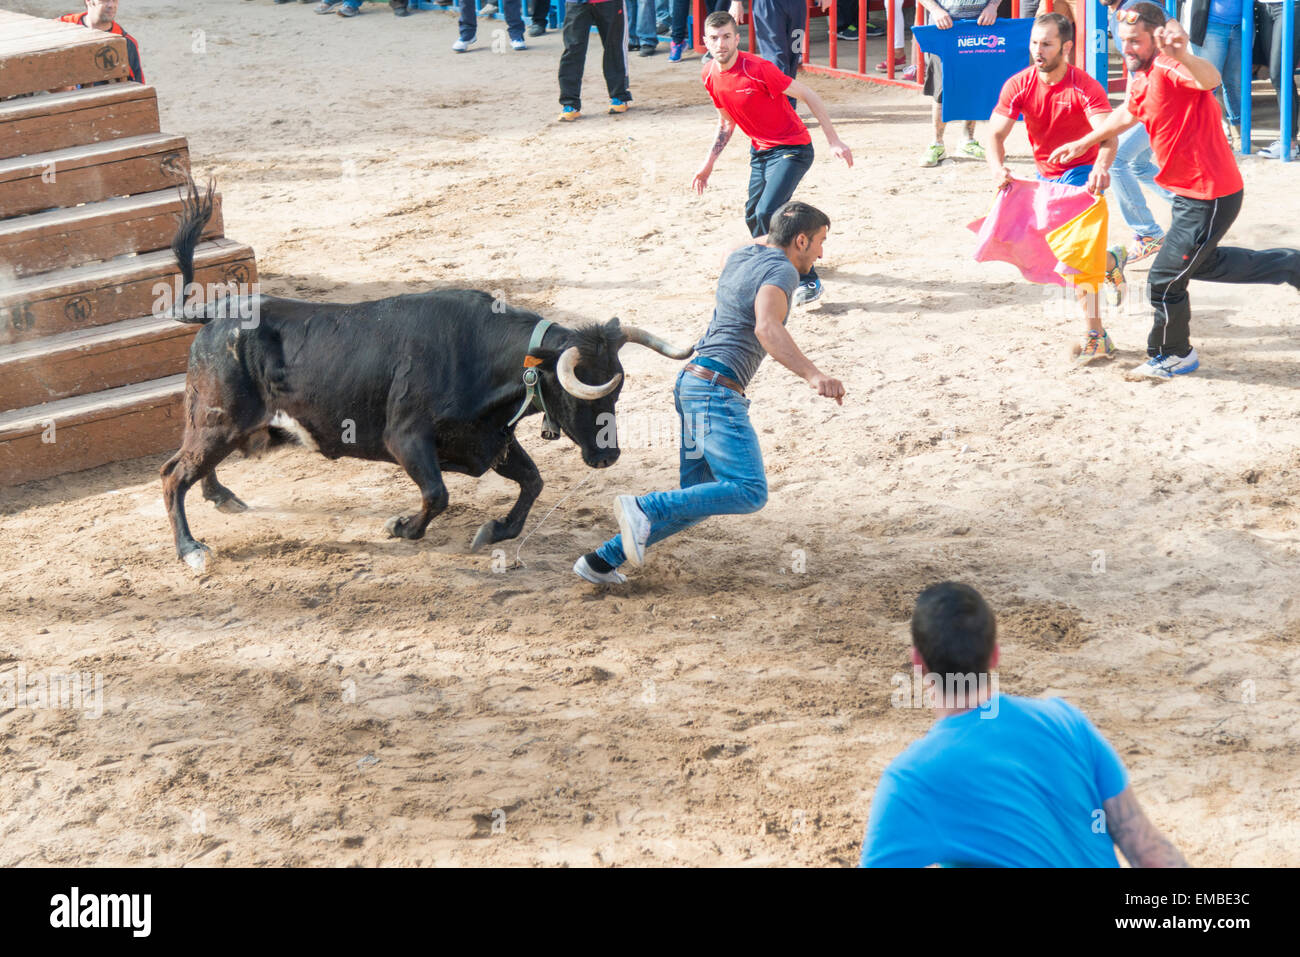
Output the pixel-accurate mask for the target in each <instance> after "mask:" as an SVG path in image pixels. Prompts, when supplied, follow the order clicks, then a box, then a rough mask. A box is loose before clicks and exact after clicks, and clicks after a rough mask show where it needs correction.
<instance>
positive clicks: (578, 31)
mask: <svg viewBox="0 0 1300 957" xmlns="http://www.w3.org/2000/svg"><path fill="white" fill-rule="evenodd" d="M465 2H466V3H467V4H468V3H470V2H471V0H465ZM591 9H592V4H590V3H567V4H565V6H564V32H563V34H562V36H563V37H564V52H563V53H561V54H560V105H561V106H571V107H573V108H574V109H575V110H581V109H582V69H583V67H584V66H586V64H587V39H588V38H589V37H590V36H591V21H592V15H591Z"/></svg>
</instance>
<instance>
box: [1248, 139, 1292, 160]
mask: <svg viewBox="0 0 1300 957" xmlns="http://www.w3.org/2000/svg"><path fill="white" fill-rule="evenodd" d="M1298 149H1300V147H1297V145H1296V144H1295V143H1292V144H1291V158H1292V159H1295V158H1296V156H1297V150H1298ZM1255 155H1256V156H1258V157H1259V158H1260V159H1268V160H1275V159H1281V158H1282V141H1281V140H1274V141H1273V142H1272V143H1269V144H1268V145H1267V146H1265V147H1264V148H1263V149H1262V150H1260V151H1259V152H1258V153H1256V154H1255Z"/></svg>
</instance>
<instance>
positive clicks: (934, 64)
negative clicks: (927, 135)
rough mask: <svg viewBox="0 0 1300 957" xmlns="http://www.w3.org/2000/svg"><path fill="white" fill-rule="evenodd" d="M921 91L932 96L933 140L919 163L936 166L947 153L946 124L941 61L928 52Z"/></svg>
mask: <svg viewBox="0 0 1300 957" xmlns="http://www.w3.org/2000/svg"><path fill="white" fill-rule="evenodd" d="M922 92H924V93H925V94H926V95H927V96H930V97H933V98H934V99H933V102H932V103H931V104H930V123H931V124H932V125H933V126H934V140H933V142H931V144H930V146H929V147H928V148H927V149H926V151H925V156H924V157H923V158H922V159H921V165H922V166H926V167H931V166H938V165H939V164H940V163H942V162H943V158H944V156H945V155H946V153H947V150H946V149H945V148H944V145H943V130H944V127H945V126H947V124H946V123H944V121H943V61H942V60H940V59H939V58H938V57H937V56H931V55H930V54H928V53H927V54H925V85H924V87H923V88H922Z"/></svg>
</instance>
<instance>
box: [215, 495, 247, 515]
mask: <svg viewBox="0 0 1300 957" xmlns="http://www.w3.org/2000/svg"><path fill="white" fill-rule="evenodd" d="M216 506H217V511H218V512H225V513H226V514H227V515H238V514H239V513H240V512H247V511H248V506H247V505H245V504H244V502H242V501H241V500H240V498H239V496H237V495H230V496H227V497H226V498H223V499H222V500H221V501H219V502H217V503H216Z"/></svg>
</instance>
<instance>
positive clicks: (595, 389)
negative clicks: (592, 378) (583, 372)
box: [555, 346, 623, 401]
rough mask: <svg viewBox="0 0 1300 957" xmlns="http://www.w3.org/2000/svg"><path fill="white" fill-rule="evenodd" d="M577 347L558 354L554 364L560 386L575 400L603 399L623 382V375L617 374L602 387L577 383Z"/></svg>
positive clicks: (571, 347)
mask: <svg viewBox="0 0 1300 957" xmlns="http://www.w3.org/2000/svg"><path fill="white" fill-rule="evenodd" d="M577 368H578V347H577V346H569V348H567V349H565V350H564V351H563V352H561V353H560V361H559V362H557V363H555V374H556V375H558V376H559V377H560V385H562V386H564V391H565V392H567V393H569V395H571V396H573V397H574V398H576V399H586V400H588V401H591V400H593V399H603V398H604V397H605V396H607V395H609V394H610V393H611V392H613V391H614V390H615V389H617V388H618V384H619V383H620V382H621V381H623V373H621V372H620V373H619V374H618V375H616V376H614V378H612V379H610V380H609V381H608V382H606V383H605V384H604V385H587V383H585V382H579V381H578V374H577V372H576V370H577Z"/></svg>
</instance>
